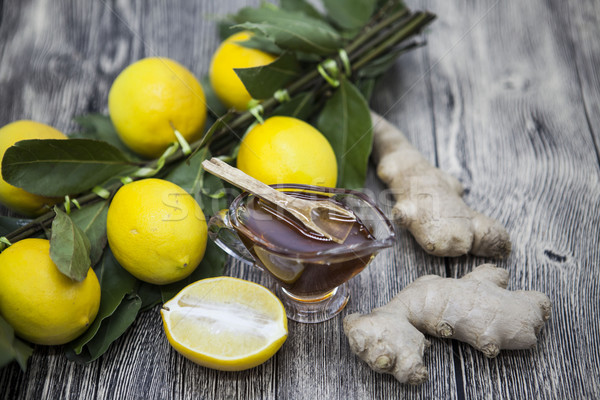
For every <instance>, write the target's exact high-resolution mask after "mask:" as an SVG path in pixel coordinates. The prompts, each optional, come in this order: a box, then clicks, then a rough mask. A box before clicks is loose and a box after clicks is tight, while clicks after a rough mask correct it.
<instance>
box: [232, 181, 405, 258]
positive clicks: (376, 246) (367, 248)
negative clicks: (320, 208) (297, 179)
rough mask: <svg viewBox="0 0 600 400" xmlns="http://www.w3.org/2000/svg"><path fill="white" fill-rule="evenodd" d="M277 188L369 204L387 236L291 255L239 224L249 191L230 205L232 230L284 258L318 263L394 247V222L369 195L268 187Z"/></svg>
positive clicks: (296, 186) (289, 185)
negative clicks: (241, 206)
mask: <svg viewBox="0 0 600 400" xmlns="http://www.w3.org/2000/svg"><path fill="white" fill-rule="evenodd" d="M269 186H271V187H272V188H274V189H296V190H303V191H314V192H320V193H324V194H329V193H331V194H334V195H335V194H348V195H353V196H355V197H357V198H359V199H361V200H362V201H364V202H365V203H367V204H369V206H371V208H372V209H373V210H374V211H375V212H376V213H377V214H378V215H379V216H380V217H381V220H382V222H384V223H385V225H386V227H387V228H388V231H389V234H388V235H387V237H385V238H383V239H376V240H374V241H372V242H366V243H364V244H362V245H358V246H354V247H344V246H339V247H334V248H332V249H329V250H323V251H315V252H292V251H289V250H287V249H285V248H282V247H280V246H276V245H274V244H272V243H270V242H267V241H265V240H263V239H261V238H260V237H258V236H257V235H256V234H255V233H253V232H252V231H250V230H249V229H247V228H246V227H245V226H244V225H243V224H242V223H240V222H239V220H238V218H237V213H236V212H235V210H236V209H237V208H238V206H239V204H240V203H241V202H242V201H243V200H244V199H246V198H247V197H248V196H250V195H251V193H249V192H242V193H241V194H239V195H238V196H237V197H236V198H235V199H234V200H233V201H232V202H231V204H230V205H229V208H228V214H229V220H230V222H231V225H232V228H234V229H235V230H236V231H241V232H242V233H243V234H244V235H246V236H247V237H248V238H251V240H252V241H253V242H254V243H255V244H258V245H259V246H260V247H262V248H264V249H266V250H268V251H270V252H272V253H275V254H277V255H278V256H281V257H286V258H296V259H302V260H304V261H317V260H322V259H323V258H325V257H328V256H341V255H345V254H347V255H351V256H352V257H362V256H363V255H364V254H365V253H375V252H376V251H378V250H381V249H384V248H387V247H390V246H392V245H393V244H394V242H395V240H396V232H395V229H394V225H393V224H392V222H391V221H390V220H389V219H388V218H387V217H386V216H385V214H384V213H383V211H382V210H381V209H380V208H379V207H378V206H377V204H376V203H375V202H374V201H373V200H372V199H371V198H370V197H369V196H367V195H366V194H364V193H362V192H358V191H356V190H352V189H344V188H331V187H325V186H313V185H302V184H292V183H280V184H276V185H269Z"/></svg>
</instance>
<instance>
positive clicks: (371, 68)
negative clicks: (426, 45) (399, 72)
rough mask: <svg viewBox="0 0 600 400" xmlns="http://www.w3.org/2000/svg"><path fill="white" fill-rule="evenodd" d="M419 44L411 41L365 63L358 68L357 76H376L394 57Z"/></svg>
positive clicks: (387, 67) (393, 61) (387, 66)
mask: <svg viewBox="0 0 600 400" xmlns="http://www.w3.org/2000/svg"><path fill="white" fill-rule="evenodd" d="M417 46H419V43H411V44H409V45H407V46H406V47H402V48H399V49H395V50H392V51H390V52H388V53H386V54H384V55H382V56H380V57H378V58H376V59H374V60H373V61H371V62H370V63H368V64H367V65H365V66H364V67H362V68H361V69H359V70H358V73H357V76H358V77H360V78H377V77H379V76H380V75H382V74H383V73H385V72H386V71H387V70H389V69H390V67H391V66H392V65H394V63H395V62H396V59H397V58H398V57H399V56H400V55H401V54H403V53H405V52H407V51H408V50H411V49H413V48H415V47H417Z"/></svg>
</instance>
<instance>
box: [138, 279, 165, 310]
mask: <svg viewBox="0 0 600 400" xmlns="http://www.w3.org/2000/svg"><path fill="white" fill-rule="evenodd" d="M137 295H138V297H139V298H140V299H141V300H142V306H141V309H140V311H146V310H149V309H151V308H153V307H154V306H155V305H157V304H159V303H161V301H162V295H161V289H160V286H157V285H152V284H150V283H146V282H140V286H139V287H138V290H137Z"/></svg>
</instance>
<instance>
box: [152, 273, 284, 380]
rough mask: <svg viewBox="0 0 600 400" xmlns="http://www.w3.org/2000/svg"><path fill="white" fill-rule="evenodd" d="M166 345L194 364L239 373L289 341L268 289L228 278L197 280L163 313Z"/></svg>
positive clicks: (279, 310) (277, 303)
mask: <svg viewBox="0 0 600 400" xmlns="http://www.w3.org/2000/svg"><path fill="white" fill-rule="evenodd" d="M161 315H162V319H163V324H164V329H165V333H166V335H167V339H168V340H169V343H170V344H171V346H173V348H175V350H177V351H178V352H179V353H181V354H182V355H183V356H184V357H186V358H188V359H190V360H191V361H193V362H195V363H196V364H199V365H202V366H205V367H208V368H213V369H217V370H221V371H241V370H245V369H249V368H253V367H255V366H257V365H260V364H262V363H264V362H265V361H267V360H268V359H269V358H271V357H272V356H273V355H274V354H275V353H276V352H277V351H278V350H279V348H280V347H281V346H282V345H283V343H284V342H285V340H286V339H287V334H288V330H287V317H286V314H285V309H284V308H283V304H281V301H280V300H279V299H278V298H277V297H276V296H275V295H274V294H273V293H272V292H271V291H269V290H268V289H267V288H265V287H263V286H261V285H258V284H256V283H253V282H249V281H245V280H242V279H237V278H231V277H217V278H209V279H203V280H200V281H197V282H195V283H192V284H191V285H188V286H187V287H185V288H184V289H183V290H182V291H181V292H179V293H178V294H177V295H176V296H175V297H174V298H173V299H171V300H169V301H168V302H167V303H165V305H164V306H163V309H162V310H161Z"/></svg>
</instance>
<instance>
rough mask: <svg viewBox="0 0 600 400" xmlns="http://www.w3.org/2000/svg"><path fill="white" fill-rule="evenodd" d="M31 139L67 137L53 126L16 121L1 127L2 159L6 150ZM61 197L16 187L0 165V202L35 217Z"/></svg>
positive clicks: (0, 152)
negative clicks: (30, 191)
mask: <svg viewBox="0 0 600 400" xmlns="http://www.w3.org/2000/svg"><path fill="white" fill-rule="evenodd" d="M29 139H67V137H66V136H65V135H63V134H62V133H61V132H59V131H57V130H56V129H54V128H52V127H51V126H48V125H44V124H41V123H39V122H35V121H28V120H22V121H15V122H13V123H10V124H8V125H5V126H4V127H2V128H1V129H0V160H2V157H4V153H5V152H6V150H7V149H8V148H9V147H10V146H12V145H13V144H15V143H16V142H18V141H20V140H29ZM59 200H61V199H57V198H48V197H43V196H38V195H36V194H32V193H29V192H26V191H25V190H23V189H21V188H18V187H15V186H13V185H11V184H9V183H7V182H6V181H5V180H4V179H2V166H1V165H0V203H2V204H4V205H5V206H6V207H8V208H10V209H11V210H13V211H15V212H18V213H19V214H24V215H27V216H29V217H34V216H37V215H40V214H43V213H44V212H45V211H48V210H49V206H52V205H53V204H55V203H57V202H58V201H59Z"/></svg>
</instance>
